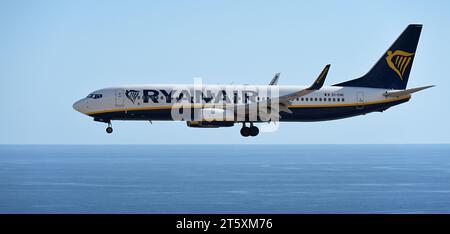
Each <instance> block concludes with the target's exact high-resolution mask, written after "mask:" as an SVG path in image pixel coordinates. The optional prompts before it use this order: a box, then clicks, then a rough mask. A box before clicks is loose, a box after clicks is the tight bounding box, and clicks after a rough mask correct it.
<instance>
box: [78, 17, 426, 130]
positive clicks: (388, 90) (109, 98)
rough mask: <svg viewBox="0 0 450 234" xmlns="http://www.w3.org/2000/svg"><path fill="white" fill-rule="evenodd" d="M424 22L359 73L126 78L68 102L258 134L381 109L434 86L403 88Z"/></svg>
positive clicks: (123, 116)
mask: <svg viewBox="0 0 450 234" xmlns="http://www.w3.org/2000/svg"><path fill="white" fill-rule="evenodd" d="M421 31H422V25H420V24H410V25H408V26H407V27H406V29H405V30H404V31H403V32H402V33H401V35H400V36H399V37H398V38H397V40H396V41H395V42H394V43H393V44H392V45H391V46H390V47H389V49H388V50H387V51H386V52H385V53H384V54H383V55H382V56H381V58H380V59H379V60H378V61H377V62H376V63H375V65H374V66H373V67H372V68H371V69H370V70H369V71H368V72H367V73H366V74H365V75H363V76H362V77H359V78H357V79H353V80H349V81H345V82H342V83H338V84H334V85H331V86H323V84H324V82H325V78H326V76H327V74H328V71H329V69H330V65H329V64H328V65H326V66H325V68H324V69H323V71H322V72H321V73H320V75H319V76H318V77H317V79H316V80H315V81H314V83H313V84H312V85H310V86H291V85H278V79H279V77H280V74H279V73H277V74H276V75H275V76H274V78H273V79H272V81H271V82H270V83H269V85H256V86H252V85H202V84H200V85H198V84H197V85H196V84H195V82H194V84H193V85H192V84H191V85H176V84H174V85H168V84H165V85H158V84H154V85H127V86H117V87H111V88H105V89H100V90H97V91H94V92H92V93H90V94H89V95H88V96H87V97H85V98H83V99H81V100H79V101H77V102H75V103H74V104H73V108H74V109H75V110H77V111H78V112H81V113H83V114H85V115H87V116H90V117H92V118H93V119H94V121H98V122H103V123H107V124H108V127H107V128H106V132H107V133H112V132H113V129H112V124H111V121H113V120H130V121H131V120H137V121H150V122H151V121H186V123H187V126H189V127H197V128H219V127H231V126H234V125H235V124H242V128H241V130H240V133H241V135H242V136H244V137H248V136H257V135H258V134H259V129H258V127H257V126H255V125H254V123H265V122H268V123H270V122H277V123H278V122H309V121H328V120H336V119H342V118H349V117H354V116H359V115H365V114H368V113H371V112H383V111H385V110H387V109H389V108H390V107H393V106H396V105H399V104H402V103H405V102H408V101H409V100H410V99H411V94H413V93H415V92H418V91H421V90H424V89H427V88H430V87H433V86H434V85H429V86H423V87H418V88H411V89H406V86H407V83H408V78H409V75H410V71H411V67H412V64H413V61H414V57H415V54H416V48H417V45H418V42H419V37H420V33H421Z"/></svg>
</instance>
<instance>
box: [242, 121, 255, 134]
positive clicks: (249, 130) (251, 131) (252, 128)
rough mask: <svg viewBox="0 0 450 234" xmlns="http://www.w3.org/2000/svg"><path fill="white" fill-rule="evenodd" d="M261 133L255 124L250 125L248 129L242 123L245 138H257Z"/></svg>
mask: <svg viewBox="0 0 450 234" xmlns="http://www.w3.org/2000/svg"><path fill="white" fill-rule="evenodd" d="M258 133H259V129H258V127H256V126H254V125H253V123H250V127H247V126H246V125H245V123H242V128H241V135H242V136H243V137H248V136H252V137H254V136H257V135H258Z"/></svg>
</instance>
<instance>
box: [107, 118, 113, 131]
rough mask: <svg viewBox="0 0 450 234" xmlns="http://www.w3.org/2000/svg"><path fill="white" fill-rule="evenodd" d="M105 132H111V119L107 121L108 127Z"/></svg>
mask: <svg viewBox="0 0 450 234" xmlns="http://www.w3.org/2000/svg"><path fill="white" fill-rule="evenodd" d="M106 132H107V133H108V134H111V133H112V132H113V128H112V125H111V121H109V122H108V127H107V128H106Z"/></svg>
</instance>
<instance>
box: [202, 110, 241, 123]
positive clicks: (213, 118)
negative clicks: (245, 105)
mask: <svg viewBox="0 0 450 234" xmlns="http://www.w3.org/2000/svg"><path fill="white" fill-rule="evenodd" d="M201 115H202V116H201V117H200V119H201V120H202V121H207V122H229V121H231V122H234V112H232V111H229V110H224V109H218V108H205V109H202V111H201Z"/></svg>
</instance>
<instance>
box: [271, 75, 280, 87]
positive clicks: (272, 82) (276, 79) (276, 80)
mask: <svg viewBox="0 0 450 234" xmlns="http://www.w3.org/2000/svg"><path fill="white" fill-rule="evenodd" d="M278 78H280V73H277V74H275V76H274V77H273V78H272V80H271V81H270V83H269V85H277V83H278Z"/></svg>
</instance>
